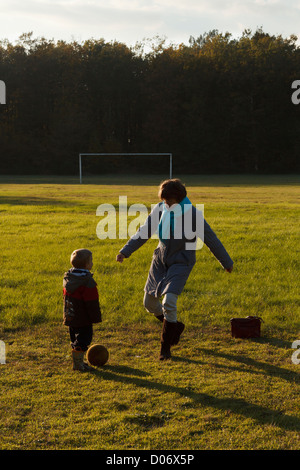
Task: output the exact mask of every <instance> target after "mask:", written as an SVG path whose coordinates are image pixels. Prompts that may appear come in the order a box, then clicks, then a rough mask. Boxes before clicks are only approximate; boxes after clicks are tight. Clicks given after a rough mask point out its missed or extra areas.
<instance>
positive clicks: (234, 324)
mask: <svg viewBox="0 0 300 470" xmlns="http://www.w3.org/2000/svg"><path fill="white" fill-rule="evenodd" d="M261 322H262V319H261V318H260V317H253V316H248V317H246V318H231V320H230V323H231V335H232V336H233V337H234V338H260V325H261Z"/></svg>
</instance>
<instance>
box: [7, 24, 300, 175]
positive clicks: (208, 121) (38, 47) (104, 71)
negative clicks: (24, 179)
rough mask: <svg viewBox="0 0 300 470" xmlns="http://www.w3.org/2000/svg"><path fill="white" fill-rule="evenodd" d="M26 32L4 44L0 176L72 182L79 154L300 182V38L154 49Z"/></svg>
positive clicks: (117, 163)
mask: <svg viewBox="0 0 300 470" xmlns="http://www.w3.org/2000/svg"><path fill="white" fill-rule="evenodd" d="M145 49H146V44H145V43H139V44H136V46H135V47H128V46H127V45H126V44H123V43H120V42H117V41H114V42H109V43H108V42H105V40H104V39H89V40H86V41H84V42H82V43H78V42H76V41H73V42H70V43H68V42H65V41H62V40H60V41H54V40H49V39H45V38H34V37H33V34H32V33H24V34H22V35H21V36H20V37H19V39H18V40H17V41H16V43H15V44H11V43H10V42H9V41H7V40H2V41H1V42H0V80H1V81H3V82H4V83H5V85H6V104H2V105H0V149H1V150H0V152H1V158H0V171H1V173H2V174H78V154H79V153H80V152H84V153H88V152H96V153H106V152H107V153H110V152H114V153H118V152H141V153H145V152H153V153H154V152H162V153H165V152H171V153H172V154H173V164H174V171H176V172H177V173H178V172H181V173H182V172H183V173H255V172H257V173H291V172H299V170H300V165H299V144H300V106H296V105H295V104H293V102H292V100H291V96H292V92H293V90H292V88H291V86H292V83H293V82H294V81H295V80H297V79H299V80H300V48H299V46H298V45H297V37H295V36H293V35H292V36H290V37H289V38H283V37H282V36H274V35H270V34H268V33H265V32H264V31H262V30H261V29H258V30H257V31H255V32H252V31H250V30H245V31H244V32H243V34H242V35H241V37H239V38H233V37H232V35H231V34H230V33H220V32H219V31H217V30H213V31H209V32H208V33H204V34H202V35H200V36H199V37H197V38H195V37H191V38H190V40H189V44H188V45H186V44H180V45H166V43H165V40H164V39H160V38H156V39H155V40H154V41H153V43H152V45H151V47H150V51H149V50H148V51H145ZM163 164H164V165H166V166H167V163H166V162H163V159H151V160H147V159H133V160H131V161H130V162H129V160H126V159H121V158H120V159H111V160H109V159H104V160H101V161H100V160H99V159H97V160H96V159H95V160H93V161H91V159H86V162H85V165H86V167H85V171H86V172H93V173H94V172H96V171H99V172H101V173H103V172H109V173H110V172H126V171H127V172H128V173H131V172H133V171H144V172H147V173H155V172H160V165H163Z"/></svg>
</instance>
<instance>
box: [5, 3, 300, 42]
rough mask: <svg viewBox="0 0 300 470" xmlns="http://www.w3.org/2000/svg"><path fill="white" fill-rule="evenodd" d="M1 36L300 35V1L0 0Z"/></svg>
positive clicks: (182, 38)
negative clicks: (246, 32)
mask: <svg viewBox="0 0 300 470" xmlns="http://www.w3.org/2000/svg"><path fill="white" fill-rule="evenodd" d="M0 22H1V28H0V39H1V40H3V39H8V40H9V41H10V42H12V43H15V41H16V40H17V39H18V37H19V36H20V35H21V34H22V33H28V32H31V31H32V32H33V37H34V38H38V37H45V38H46V39H54V40H55V41H57V40H59V39H62V40H65V41H67V42H71V41H73V40H75V41H77V42H82V41H85V40H86V39H91V38H94V39H100V38H103V39H104V40H105V41H106V42H110V41H114V40H116V41H119V42H122V43H125V44H127V45H128V46H134V45H135V44H136V43H138V42H144V40H145V38H154V37H156V36H159V37H160V38H165V39H166V43H169V44H181V43H184V44H188V41H189V38H190V36H193V37H195V38H197V37H198V36H199V35H200V34H203V33H205V32H208V31H210V30H212V29H217V30H219V32H221V33H225V32H227V31H228V32H230V33H231V34H232V35H233V37H240V36H241V35H242V33H243V31H244V30H245V29H246V28H247V29H251V30H252V31H253V32H255V31H256V29H257V28H260V27H262V29H263V31H264V32H266V33H269V34H274V35H280V34H281V35H282V36H283V37H285V38H287V37H289V36H290V35H291V34H295V35H296V36H298V37H299V38H300V1H299V0H237V1H235V0H232V1H229V0H0Z"/></svg>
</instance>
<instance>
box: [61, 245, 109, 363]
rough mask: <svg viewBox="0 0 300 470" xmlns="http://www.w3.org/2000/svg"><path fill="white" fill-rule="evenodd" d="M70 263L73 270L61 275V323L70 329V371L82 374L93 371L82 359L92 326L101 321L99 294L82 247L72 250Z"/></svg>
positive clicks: (87, 254) (90, 257)
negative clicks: (62, 277) (62, 301)
mask: <svg viewBox="0 0 300 470" xmlns="http://www.w3.org/2000/svg"><path fill="white" fill-rule="evenodd" d="M70 261H71V265H72V266H73V267H72V268H71V269H69V271H68V272H66V273H65V274H64V280H63V297H64V313H63V324H64V325H66V326H68V327H69V332H70V338H71V347H72V358H73V370H79V371H81V372H85V371H89V370H92V367H90V366H89V365H88V364H86V363H85V362H84V360H83V359H84V354H85V352H86V351H87V350H88V347H89V345H90V344H91V342H92V337H93V323H99V322H101V321H102V319H101V310H100V305H99V295H98V290H97V284H96V282H95V281H94V279H93V274H92V273H91V272H90V270H91V269H92V266H93V255H92V252H91V251H89V250H86V249H84V248H82V249H79V250H75V251H73V253H72V254H71V260H70Z"/></svg>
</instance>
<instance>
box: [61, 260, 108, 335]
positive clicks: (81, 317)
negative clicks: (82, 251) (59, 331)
mask: <svg viewBox="0 0 300 470" xmlns="http://www.w3.org/2000/svg"><path fill="white" fill-rule="evenodd" d="M63 298H64V313H63V324H64V325H66V326H73V327H80V326H88V325H92V324H93V323H99V322H101V321H102V318H101V309H100V305H99V295H98V289H97V284H96V282H95V280H94V279H93V274H92V273H91V272H90V271H88V270H86V269H75V268H72V269H70V270H69V271H68V272H66V273H65V274H64V280H63Z"/></svg>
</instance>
